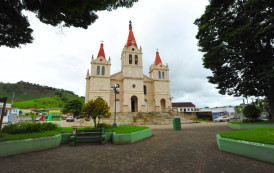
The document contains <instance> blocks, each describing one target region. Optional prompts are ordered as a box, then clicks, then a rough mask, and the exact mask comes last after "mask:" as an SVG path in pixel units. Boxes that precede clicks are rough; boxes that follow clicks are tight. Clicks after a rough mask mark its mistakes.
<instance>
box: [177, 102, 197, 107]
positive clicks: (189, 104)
mask: <svg viewBox="0 0 274 173" xmlns="http://www.w3.org/2000/svg"><path fill="white" fill-rule="evenodd" d="M172 107H195V105H194V104H193V103H191V102H176V103H172Z"/></svg>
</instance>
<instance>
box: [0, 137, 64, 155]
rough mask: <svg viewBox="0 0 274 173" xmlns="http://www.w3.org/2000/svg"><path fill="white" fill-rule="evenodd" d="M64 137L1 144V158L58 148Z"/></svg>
mask: <svg viewBox="0 0 274 173" xmlns="http://www.w3.org/2000/svg"><path fill="white" fill-rule="evenodd" d="M61 142H62V135H61V134H58V135H55V136H48V137H42V138H31V139H21V140H12V141H4V142H0V157H2V156H9V155H15V154H21V153H27V152H31V151H39V150H45V149H49V148H54V147H57V146H59V145H60V144H61Z"/></svg>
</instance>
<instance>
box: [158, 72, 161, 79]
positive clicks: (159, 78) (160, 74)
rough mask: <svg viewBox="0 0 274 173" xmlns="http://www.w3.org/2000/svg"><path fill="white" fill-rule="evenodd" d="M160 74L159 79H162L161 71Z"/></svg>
mask: <svg viewBox="0 0 274 173" xmlns="http://www.w3.org/2000/svg"><path fill="white" fill-rule="evenodd" d="M158 73H159V79H161V72H160V71H159V72H158Z"/></svg>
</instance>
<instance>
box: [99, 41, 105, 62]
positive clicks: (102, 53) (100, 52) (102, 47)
mask: <svg viewBox="0 0 274 173" xmlns="http://www.w3.org/2000/svg"><path fill="white" fill-rule="evenodd" d="M100 56H102V57H104V58H105V59H106V56H105V51H104V44H103V43H101V47H100V50H99V52H98V56H97V58H98V57H100Z"/></svg>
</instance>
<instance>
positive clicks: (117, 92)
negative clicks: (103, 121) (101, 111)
mask: <svg viewBox="0 0 274 173" xmlns="http://www.w3.org/2000/svg"><path fill="white" fill-rule="evenodd" d="M110 89H111V90H112V91H114V97H115V99H114V102H115V103H114V123H113V127H117V124H116V94H119V92H120V88H119V85H118V84H115V85H114V87H111V88H110Z"/></svg>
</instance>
